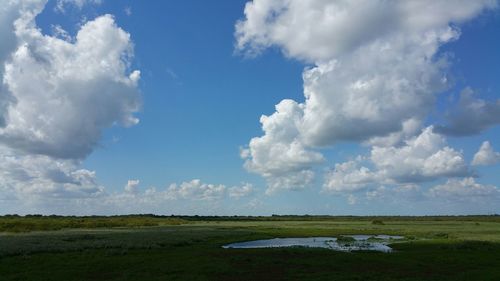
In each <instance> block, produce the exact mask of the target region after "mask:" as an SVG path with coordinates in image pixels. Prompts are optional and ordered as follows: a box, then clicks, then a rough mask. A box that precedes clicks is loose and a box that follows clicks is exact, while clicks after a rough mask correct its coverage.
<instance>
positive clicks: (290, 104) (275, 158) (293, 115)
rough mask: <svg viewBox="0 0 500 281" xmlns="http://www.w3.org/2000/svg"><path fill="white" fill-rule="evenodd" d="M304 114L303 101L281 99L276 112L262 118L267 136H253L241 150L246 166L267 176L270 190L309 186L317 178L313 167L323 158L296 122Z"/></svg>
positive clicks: (263, 128)
mask: <svg viewBox="0 0 500 281" xmlns="http://www.w3.org/2000/svg"><path fill="white" fill-rule="evenodd" d="M302 117H303V116H302V108H301V105H299V104H297V103H296V102H295V101H292V100H283V101H281V102H280V103H279V104H278V105H276V112H275V113H273V114H272V115H270V116H265V115H263V116H262V117H261V118H260V122H261V124H262V130H263V131H264V136H262V137H256V138H253V139H252V140H251V141H250V144H249V146H248V148H246V149H243V150H242V152H241V157H242V158H243V159H245V168H246V169H247V170H249V171H251V172H254V173H258V174H260V175H262V176H263V177H264V178H266V180H267V181H268V186H269V191H275V190H279V189H301V188H304V187H306V186H308V185H309V184H310V183H311V182H312V180H313V178H314V172H313V171H312V170H311V168H312V167H313V166H314V165H315V164H318V163H321V162H323V160H324V158H323V156H322V155H321V154H320V153H318V152H315V151H312V150H309V149H306V148H305V147H304V145H303V144H302V141H301V139H300V135H299V132H298V130H297V124H296V122H300V120H301V118H302Z"/></svg>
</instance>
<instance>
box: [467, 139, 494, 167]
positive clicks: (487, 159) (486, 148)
mask: <svg viewBox="0 0 500 281" xmlns="http://www.w3.org/2000/svg"><path fill="white" fill-rule="evenodd" d="M499 162H500V152H496V151H494V150H493V147H492V146H491V144H490V142H489V141H485V142H483V144H482V145H481V147H480V148H479V150H478V152H476V154H474V158H473V159H472V165H475V166H479V165H485V166H486V165H495V164H496V163H499Z"/></svg>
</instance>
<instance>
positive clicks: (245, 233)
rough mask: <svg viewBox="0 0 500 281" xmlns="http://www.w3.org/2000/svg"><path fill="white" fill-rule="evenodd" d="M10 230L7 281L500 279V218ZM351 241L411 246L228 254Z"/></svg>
mask: <svg viewBox="0 0 500 281" xmlns="http://www.w3.org/2000/svg"><path fill="white" fill-rule="evenodd" d="M75 222H77V223H75ZM26 225H29V227H25V226H26ZM0 227H1V228H0V229H2V232H1V233H0V280H2V281H3V280H495V281H497V280H500V220H499V217H498V216H483V217H415V218H412V217H376V218H372V217H261V218H255V217H220V218H215V217H156V216H126V217H110V218H106V217H86V218H80V217H37V216H30V217H15V216H14V217H0ZM89 227H92V228H89ZM345 234H397V235H404V236H405V237H406V238H407V239H406V240H405V241H402V242H398V243H396V244H392V247H393V249H395V252H393V253H376V252H353V253H342V252H335V251H332V250H328V249H313V248H281V249H222V248H221V246H222V245H224V244H227V243H230V242H238V241H246V240H253V239H263V238H274V237H298V236H304V237H306V236H339V235H345Z"/></svg>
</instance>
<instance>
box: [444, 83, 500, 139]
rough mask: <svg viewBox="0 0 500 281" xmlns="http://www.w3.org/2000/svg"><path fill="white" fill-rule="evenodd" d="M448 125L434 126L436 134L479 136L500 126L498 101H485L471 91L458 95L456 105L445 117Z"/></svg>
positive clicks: (464, 91)
mask: <svg viewBox="0 0 500 281" xmlns="http://www.w3.org/2000/svg"><path fill="white" fill-rule="evenodd" d="M447 120H448V125H445V126H436V132H439V133H442V134H445V135H451V136H467V135H475V134H479V133H481V132H483V131H485V130H486V129H488V128H490V127H492V126H495V125H498V124H500V99H497V100H496V101H485V100H483V99H480V98H477V97H476V94H475V93H474V91H472V89H470V88H466V89H464V90H463V91H462V92H461V93H460V99H459V101H458V104H457V105H456V106H455V108H453V110H452V111H451V112H450V113H449V114H448V115H447Z"/></svg>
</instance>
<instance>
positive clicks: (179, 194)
mask: <svg viewBox="0 0 500 281" xmlns="http://www.w3.org/2000/svg"><path fill="white" fill-rule="evenodd" d="M225 192H226V186H225V185H222V184H219V185H216V184H207V183H202V182H201V180H199V179H194V180H192V181H188V182H183V183H181V184H179V185H178V184H175V183H174V184H171V185H170V186H169V187H168V189H167V190H166V195H167V197H169V198H172V199H178V198H181V199H194V200H216V199H222V197H223V196H224V194H225Z"/></svg>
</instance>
